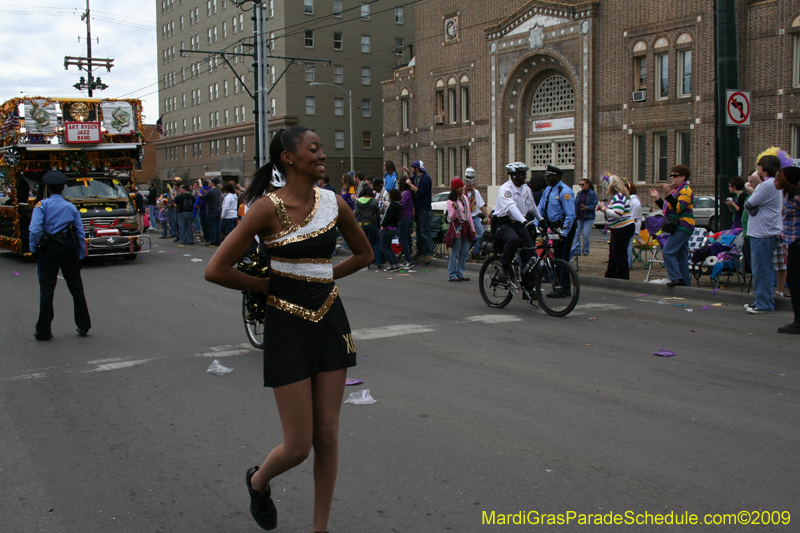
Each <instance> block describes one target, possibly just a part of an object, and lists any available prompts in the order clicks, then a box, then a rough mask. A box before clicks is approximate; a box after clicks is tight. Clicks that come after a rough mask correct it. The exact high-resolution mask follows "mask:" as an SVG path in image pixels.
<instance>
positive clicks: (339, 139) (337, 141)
mask: <svg viewBox="0 0 800 533" xmlns="http://www.w3.org/2000/svg"><path fill="white" fill-rule="evenodd" d="M333 147H334V148H336V149H337V150H344V130H336V131H334V132H333Z"/></svg>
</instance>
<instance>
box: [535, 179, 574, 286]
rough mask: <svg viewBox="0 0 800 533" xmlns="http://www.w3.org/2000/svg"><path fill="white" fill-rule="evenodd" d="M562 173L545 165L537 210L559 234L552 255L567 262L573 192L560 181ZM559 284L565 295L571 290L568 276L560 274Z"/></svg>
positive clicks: (571, 232) (571, 223)
mask: <svg viewBox="0 0 800 533" xmlns="http://www.w3.org/2000/svg"><path fill="white" fill-rule="evenodd" d="M563 174H564V171H562V170H561V169H560V168H558V167H556V166H553V165H547V167H546V170H545V173H544V179H545V181H547V188H546V189H545V190H544V192H543V193H542V198H541V199H540V200H539V211H540V212H541V213H542V216H544V222H545V224H546V225H547V227H549V228H550V229H551V230H555V231H557V232H558V234H559V235H560V237H561V238H560V239H559V240H557V241H555V242H554V243H553V255H554V256H555V258H556V259H563V260H564V261H567V262H569V252H570V250H571V249H572V241H573V239H574V238H575V227H576V224H575V193H574V192H572V187H570V186H569V185H566V184H565V183H564V182H563V181H561V176H562V175H563ZM561 286H562V289H563V291H564V292H565V294H563V295H562V296H567V295H568V294H569V292H570V290H571V288H570V277H569V276H564V275H563V273H562V275H561Z"/></svg>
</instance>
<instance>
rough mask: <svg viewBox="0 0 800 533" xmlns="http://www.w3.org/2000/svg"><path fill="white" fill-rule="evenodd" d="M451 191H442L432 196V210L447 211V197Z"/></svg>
mask: <svg viewBox="0 0 800 533" xmlns="http://www.w3.org/2000/svg"><path fill="white" fill-rule="evenodd" d="M449 194H450V191H447V192H440V193H437V194H434V195H433V196H432V197H431V211H447V197H448V195H449Z"/></svg>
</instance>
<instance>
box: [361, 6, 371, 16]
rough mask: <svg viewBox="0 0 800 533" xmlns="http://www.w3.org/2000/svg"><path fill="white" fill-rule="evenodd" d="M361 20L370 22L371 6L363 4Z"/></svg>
mask: <svg viewBox="0 0 800 533" xmlns="http://www.w3.org/2000/svg"><path fill="white" fill-rule="evenodd" d="M361 18H362V20H369V4H364V3H362V4H361Z"/></svg>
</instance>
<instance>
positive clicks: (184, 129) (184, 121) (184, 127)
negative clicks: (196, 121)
mask: <svg viewBox="0 0 800 533" xmlns="http://www.w3.org/2000/svg"><path fill="white" fill-rule="evenodd" d="M183 133H186V119H183Z"/></svg>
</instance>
